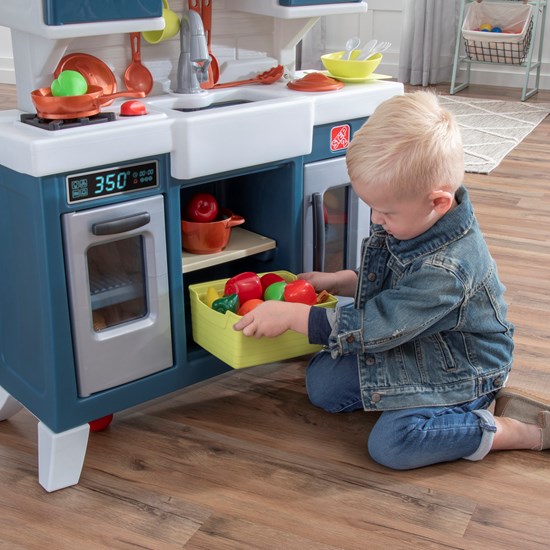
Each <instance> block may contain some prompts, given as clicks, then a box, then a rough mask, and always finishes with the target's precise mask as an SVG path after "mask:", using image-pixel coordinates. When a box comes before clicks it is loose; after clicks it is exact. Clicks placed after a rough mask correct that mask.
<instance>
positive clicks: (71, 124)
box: [21, 111, 116, 130]
mask: <svg viewBox="0 0 550 550" xmlns="http://www.w3.org/2000/svg"><path fill="white" fill-rule="evenodd" d="M115 118H116V115H115V113H113V112H112V111H107V112H105V113H97V115H93V116H88V117H81V118H67V119H56V120H51V119H47V118H41V117H39V116H38V115H36V114H34V113H23V114H22V115H21V122H23V123H25V124H30V125H31V126H36V127H37V128H43V129H44V130H64V129H65V128H79V127H80V126H90V125H91V124H101V123H102V122H110V121H112V120H115Z"/></svg>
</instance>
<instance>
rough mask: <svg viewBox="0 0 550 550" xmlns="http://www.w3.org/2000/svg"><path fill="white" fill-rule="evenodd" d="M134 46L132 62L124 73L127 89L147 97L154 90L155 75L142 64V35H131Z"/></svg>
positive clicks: (135, 33)
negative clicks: (142, 93) (143, 93)
mask: <svg viewBox="0 0 550 550" xmlns="http://www.w3.org/2000/svg"><path fill="white" fill-rule="evenodd" d="M130 41H131V45H132V61H131V62H130V65H128V68H127V69H126V71H125V72H124V83H125V84H126V88H128V90H130V91H132V92H145V95H147V94H148V93H149V92H150V91H151V90H152V88H153V75H152V74H151V72H150V71H149V69H148V68H147V67H146V66H145V65H143V64H142V63H141V34H140V33H139V32H132V33H130Z"/></svg>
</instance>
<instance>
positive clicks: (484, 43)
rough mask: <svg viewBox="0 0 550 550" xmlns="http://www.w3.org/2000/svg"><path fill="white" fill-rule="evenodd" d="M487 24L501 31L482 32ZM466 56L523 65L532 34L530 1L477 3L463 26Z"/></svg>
mask: <svg viewBox="0 0 550 550" xmlns="http://www.w3.org/2000/svg"><path fill="white" fill-rule="evenodd" d="M484 26H487V27H490V28H492V29H495V28H498V30H499V32H491V31H483V30H481V28H483V27H484ZM462 36H463V38H464V47H465V50H466V55H467V56H468V58H469V59H471V60H473V61H486V62H490V63H506V64H511V65H521V64H522V63H523V62H524V61H525V58H526V57H527V54H528V52H529V47H530V45H531V39H532V36H533V16H532V8H531V6H530V5H527V4H513V3H511V2H508V3H497V2H474V3H472V4H471V5H470V6H469V9H468V13H467V15H466V18H465V19H464V24H463V26H462Z"/></svg>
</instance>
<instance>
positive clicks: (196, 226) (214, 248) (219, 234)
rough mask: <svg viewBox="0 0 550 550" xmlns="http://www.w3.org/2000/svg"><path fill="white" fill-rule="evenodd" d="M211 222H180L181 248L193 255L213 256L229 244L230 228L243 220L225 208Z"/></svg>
mask: <svg viewBox="0 0 550 550" xmlns="http://www.w3.org/2000/svg"><path fill="white" fill-rule="evenodd" d="M219 217H221V218H223V219H218V220H215V221H213V222H189V221H187V220H182V221H181V242H182V248H183V249H184V250H185V251H187V252H191V253H193V254H213V253H214V252H221V251H222V250H223V249H224V248H225V247H226V246H227V243H228V242H229V237H230V236H231V228H232V227H235V226H236V225H241V224H243V223H244V218H243V217H241V216H236V215H235V214H233V212H231V210H228V209H227V208H222V209H221V211H220V216H219Z"/></svg>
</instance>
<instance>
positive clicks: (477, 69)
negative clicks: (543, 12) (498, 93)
mask: <svg viewBox="0 0 550 550" xmlns="http://www.w3.org/2000/svg"><path fill="white" fill-rule="evenodd" d="M398 57H399V56H398V55H396V54H390V55H385V57H384V59H383V66H382V65H381V66H380V68H379V69H378V70H377V72H380V73H384V74H388V75H391V76H392V77H394V78H397V74H398V65H399V59H398ZM465 72H466V71H465V69H461V70H460V72H459V73H458V75H457V80H456V83H457V84H460V83H461V82H463V81H464V78H465ZM535 72H536V71H531V76H530V78H529V83H528V89H531V88H533V87H534V85H535ZM524 79H525V67H517V68H516V67H512V66H510V65H498V64H496V63H495V64H486V65H482V64H472V69H471V75H470V82H471V84H483V85H487V86H500V87H505V88H523V83H524ZM539 89H540V90H550V63H544V62H543V63H542V66H541V70H540V81H539Z"/></svg>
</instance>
